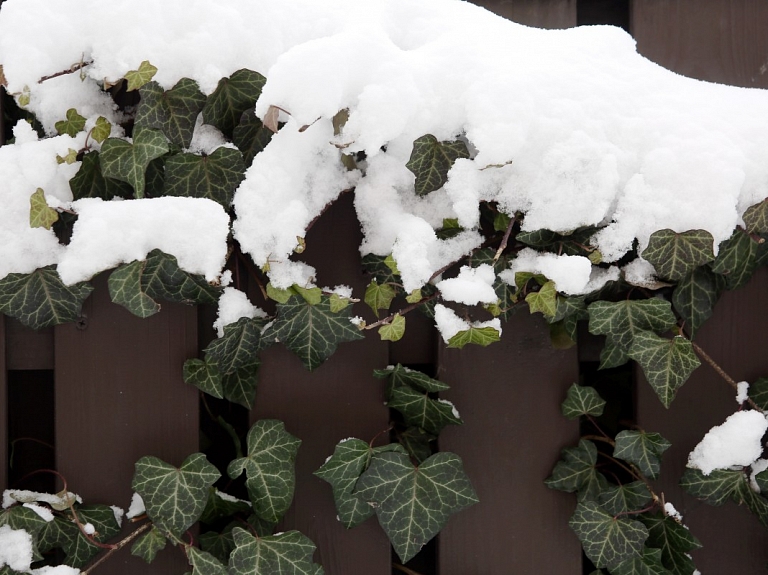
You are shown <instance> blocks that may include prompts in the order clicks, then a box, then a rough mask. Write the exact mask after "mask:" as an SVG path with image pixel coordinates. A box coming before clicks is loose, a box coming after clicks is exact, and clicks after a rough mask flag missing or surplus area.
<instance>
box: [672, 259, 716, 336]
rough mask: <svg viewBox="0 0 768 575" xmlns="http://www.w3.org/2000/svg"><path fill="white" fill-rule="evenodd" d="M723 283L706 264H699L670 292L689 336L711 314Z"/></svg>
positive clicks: (673, 303)
mask: <svg viewBox="0 0 768 575" xmlns="http://www.w3.org/2000/svg"><path fill="white" fill-rule="evenodd" d="M724 284H725V280H724V279H723V277H722V276H720V275H717V274H715V273H713V272H712V270H710V269H709V267H708V266H699V267H697V268H696V269H694V270H693V271H692V272H690V273H688V274H687V275H686V276H685V277H683V278H682V279H681V280H680V281H679V282H678V283H677V286H675V291H674V292H673V293H672V305H673V306H674V308H675V311H676V312H677V313H679V314H680V315H681V316H682V318H683V319H684V320H685V325H686V327H687V328H688V330H689V331H690V334H691V337H693V336H695V335H696V332H697V331H698V330H699V328H700V327H701V326H702V325H704V322H705V321H707V320H708V319H709V318H710V317H711V316H712V310H713V309H714V307H715V304H716V303H717V300H718V299H719V298H720V292H721V291H722V289H723V287H725V286H724Z"/></svg>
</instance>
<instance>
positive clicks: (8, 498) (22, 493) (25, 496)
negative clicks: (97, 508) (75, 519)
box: [3, 489, 83, 511]
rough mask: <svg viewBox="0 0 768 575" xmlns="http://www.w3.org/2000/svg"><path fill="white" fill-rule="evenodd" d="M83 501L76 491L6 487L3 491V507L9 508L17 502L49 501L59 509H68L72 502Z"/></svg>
mask: <svg viewBox="0 0 768 575" xmlns="http://www.w3.org/2000/svg"><path fill="white" fill-rule="evenodd" d="M75 501H76V502H77V503H82V502H83V500H82V498H81V497H80V496H79V495H77V494H76V493H72V492H71V491H67V492H66V493H63V492H61V493H56V494H54V493H40V492H38V491H27V490H24V489H6V490H5V491H3V509H8V508H9V507H10V506H11V505H15V504H16V503H34V502H39V503H47V504H48V505H50V506H51V507H52V508H53V509H56V510H57V511H63V510H64V509H67V508H68V507H69V506H70V504H71V503H74V502H75Z"/></svg>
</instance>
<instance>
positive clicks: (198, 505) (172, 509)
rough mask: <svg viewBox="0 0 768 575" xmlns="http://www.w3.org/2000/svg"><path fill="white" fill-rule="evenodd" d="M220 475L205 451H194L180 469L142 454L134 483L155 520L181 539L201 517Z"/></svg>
mask: <svg viewBox="0 0 768 575" xmlns="http://www.w3.org/2000/svg"><path fill="white" fill-rule="evenodd" d="M219 477H221V474H220V473H219V472H218V470H217V469H216V468H215V467H214V466H213V465H211V464H210V463H209V462H208V460H207V459H206V458H205V455H203V454H202V453H193V454H192V455H190V456H189V457H187V459H186V460H184V463H183V464H182V466H181V468H178V469H177V468H176V467H173V466H172V465H169V464H168V463H165V462H164V461H162V460H160V459H158V458H157V457H142V458H141V459H139V460H138V461H137V462H136V473H135V474H134V476H133V484H132V485H133V489H134V490H135V491H136V492H137V493H138V494H139V495H141V498H142V499H143V500H144V505H145V507H146V509H147V515H148V516H149V518H150V519H151V520H152V523H154V524H155V526H157V528H158V529H160V530H162V531H163V532H164V535H166V536H169V537H171V538H174V539H178V538H180V537H181V536H182V534H183V533H184V532H185V531H186V530H187V529H189V527H190V526H191V525H192V524H193V523H195V522H196V521H197V520H198V519H199V518H200V515H201V514H202V513H203V510H204V509H205V504H206V502H207V500H208V490H209V488H210V486H211V485H213V483H214V482H215V481H216V480H217V479H218V478H219Z"/></svg>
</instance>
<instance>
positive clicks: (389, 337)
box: [379, 313, 405, 341]
mask: <svg viewBox="0 0 768 575" xmlns="http://www.w3.org/2000/svg"><path fill="white" fill-rule="evenodd" d="M404 335H405V318H404V317H403V316H401V315H400V314H399V313H396V314H395V316H394V317H393V318H392V321H391V322H390V323H386V324H384V325H382V326H381V327H380V328H379V337H381V340H382V341H399V340H401V339H402V338H403V336H404Z"/></svg>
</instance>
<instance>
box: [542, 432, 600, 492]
mask: <svg viewBox="0 0 768 575" xmlns="http://www.w3.org/2000/svg"><path fill="white" fill-rule="evenodd" d="M596 465H597V448H596V447H595V444H594V443H592V442H591V441H588V440H586V439H581V440H579V445H578V446H577V447H566V448H565V449H563V451H562V459H560V461H558V462H557V464H556V465H555V468H554V469H553V470H552V475H551V476H550V477H548V478H547V479H546V480H545V481H544V484H545V485H546V486H547V487H549V488H550V489H558V490H560V491H566V492H567V493H573V492H574V491H576V492H578V498H579V501H584V500H597V499H598V497H599V496H600V493H601V492H602V491H603V490H605V489H607V488H608V482H607V481H606V479H605V477H603V475H602V474H601V473H599V472H598V471H597V468H596Z"/></svg>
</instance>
